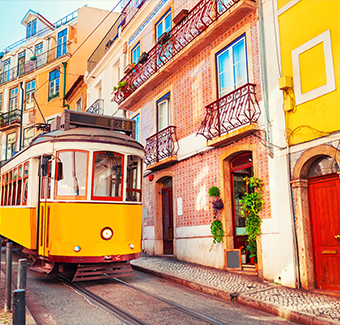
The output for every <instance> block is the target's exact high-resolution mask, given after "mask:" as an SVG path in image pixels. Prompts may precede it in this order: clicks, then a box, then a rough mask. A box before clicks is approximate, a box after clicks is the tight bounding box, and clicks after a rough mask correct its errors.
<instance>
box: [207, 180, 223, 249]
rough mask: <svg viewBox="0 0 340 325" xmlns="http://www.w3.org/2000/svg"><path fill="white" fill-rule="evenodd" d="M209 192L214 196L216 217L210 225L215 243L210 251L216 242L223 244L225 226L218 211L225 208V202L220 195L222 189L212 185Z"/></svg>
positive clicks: (213, 203)
mask: <svg viewBox="0 0 340 325" xmlns="http://www.w3.org/2000/svg"><path fill="white" fill-rule="evenodd" d="M208 194H209V196H210V197H213V198H214V199H213V201H212V209H213V213H214V216H213V218H214V219H215V220H214V221H213V222H212V223H211V226H210V230H211V234H212V235H213V243H212V245H211V247H210V250H209V252H211V250H212V249H213V247H214V245H215V244H221V243H222V239H223V226H222V222H221V220H219V219H218V213H219V212H220V211H221V210H223V208H224V204H223V201H222V199H221V198H220V197H219V196H220V190H219V189H218V187H216V186H212V187H210V188H209V190H208Z"/></svg>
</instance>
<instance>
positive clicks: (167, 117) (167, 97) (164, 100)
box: [156, 92, 170, 132]
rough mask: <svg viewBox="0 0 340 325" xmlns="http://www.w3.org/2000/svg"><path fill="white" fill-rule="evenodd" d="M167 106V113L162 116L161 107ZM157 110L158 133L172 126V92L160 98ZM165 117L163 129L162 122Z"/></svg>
mask: <svg viewBox="0 0 340 325" xmlns="http://www.w3.org/2000/svg"><path fill="white" fill-rule="evenodd" d="M162 104H165V105H166V106H165V107H166V111H165V115H164V114H163V115H160V114H159V113H160V108H161V105H162ZM156 109H157V132H159V131H161V130H164V129H165V128H167V127H168V126H170V92H169V93H167V94H166V95H164V96H163V97H162V98H160V99H159V100H158V101H157V102H156ZM164 116H165V126H163V127H161V126H160V121H161V118H163V117H164Z"/></svg>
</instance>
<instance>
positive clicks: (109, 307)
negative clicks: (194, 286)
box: [58, 275, 226, 325]
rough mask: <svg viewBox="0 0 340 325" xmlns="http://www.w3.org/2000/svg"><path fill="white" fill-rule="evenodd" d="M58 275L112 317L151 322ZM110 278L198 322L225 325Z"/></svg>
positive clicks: (136, 322)
mask: <svg viewBox="0 0 340 325" xmlns="http://www.w3.org/2000/svg"><path fill="white" fill-rule="evenodd" d="M58 277H59V278H60V279H61V280H62V281H64V282H65V283H67V284H68V285H69V286H70V287H72V288H74V289H75V290H77V291H79V292H80V293H81V294H83V295H84V296H86V297H87V298H90V299H92V300H93V301H95V302H96V303H97V304H98V306H99V307H100V308H103V309H105V310H106V311H108V312H109V313H110V314H112V315H113V316H114V317H117V318H118V319H120V320H121V321H122V322H123V323H125V324H128V325H130V324H132V325H135V324H136V325H137V324H141V325H150V324H151V323H148V322H145V321H143V320H141V319H139V318H137V317H136V316H134V315H133V314H131V313H130V312H128V311H126V310H123V309H122V308H120V307H118V306H117V305H114V304H112V303H111V302H109V301H107V300H105V299H103V298H102V297H100V296H98V295H97V294H95V293H93V292H91V291H90V290H88V289H86V288H84V287H83V286H82V285H80V284H79V283H74V282H72V281H70V280H69V279H68V278H66V277H64V276H63V275H58ZM110 280H112V281H113V282H115V283H119V284H121V285H123V286H125V287H128V288H130V289H132V290H135V291H138V292H139V293H141V294H143V295H147V296H148V297H151V298H153V299H157V300H158V301H161V302H162V303H164V304H166V305H168V306H171V307H172V308H174V309H176V310H178V311H180V312H181V313H185V314H186V315H188V316H189V317H193V318H195V319H196V320H197V321H199V322H200V323H203V324H214V325H225V324H226V323H225V322H221V321H219V320H216V319H214V318H212V317H209V316H207V315H204V314H202V313H200V312H197V311H195V310H193V309H190V308H187V307H184V306H182V305H179V304H177V303H175V302H173V301H170V300H168V299H165V298H163V297H160V296H158V295H155V294H153V293H151V292H148V291H145V290H143V289H140V288H138V287H136V286H134V285H131V284H129V283H127V282H125V281H122V280H120V279H118V278H111V279H110Z"/></svg>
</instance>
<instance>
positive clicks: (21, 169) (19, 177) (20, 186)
mask: <svg viewBox="0 0 340 325" xmlns="http://www.w3.org/2000/svg"><path fill="white" fill-rule="evenodd" d="M22 171H23V165H19V166H18V191H17V193H16V195H17V197H16V205H21V203H22V197H21V196H22V184H23V181H22V174H23V173H22Z"/></svg>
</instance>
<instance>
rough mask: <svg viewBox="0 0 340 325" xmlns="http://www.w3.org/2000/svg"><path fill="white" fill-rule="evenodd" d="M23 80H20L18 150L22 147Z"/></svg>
mask: <svg viewBox="0 0 340 325" xmlns="http://www.w3.org/2000/svg"><path fill="white" fill-rule="evenodd" d="M22 84H23V82H22V81H21V82H20V89H21V117H20V129H19V151H20V150H21V147H22V118H23V114H24V88H22Z"/></svg>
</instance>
